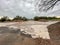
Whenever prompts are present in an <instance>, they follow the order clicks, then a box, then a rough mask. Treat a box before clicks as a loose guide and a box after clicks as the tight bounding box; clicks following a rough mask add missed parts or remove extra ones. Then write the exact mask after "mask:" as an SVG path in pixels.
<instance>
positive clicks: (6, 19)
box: [0, 16, 11, 22]
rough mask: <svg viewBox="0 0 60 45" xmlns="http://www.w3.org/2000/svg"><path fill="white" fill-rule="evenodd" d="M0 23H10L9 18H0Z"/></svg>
mask: <svg viewBox="0 0 60 45" xmlns="http://www.w3.org/2000/svg"><path fill="white" fill-rule="evenodd" d="M0 21H1V22H5V21H11V20H10V19H9V17H7V16H4V17H2V18H1V19H0Z"/></svg>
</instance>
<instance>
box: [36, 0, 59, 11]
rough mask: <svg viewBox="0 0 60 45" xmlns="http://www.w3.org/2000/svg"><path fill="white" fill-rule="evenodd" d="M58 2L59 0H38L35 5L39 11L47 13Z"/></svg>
mask: <svg viewBox="0 0 60 45" xmlns="http://www.w3.org/2000/svg"><path fill="white" fill-rule="evenodd" d="M58 1H60V0H40V1H37V3H36V5H38V6H37V7H38V10H39V11H48V10H49V9H52V8H53V7H54V6H55V4H56V3H57V2H58Z"/></svg>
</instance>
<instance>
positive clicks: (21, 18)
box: [0, 16, 60, 22]
mask: <svg viewBox="0 0 60 45" xmlns="http://www.w3.org/2000/svg"><path fill="white" fill-rule="evenodd" d="M28 20H34V21H54V20H58V21H60V18H56V17H44V16H43V17H39V16H35V17H34V18H33V19H28V18H26V17H22V16H15V17H14V18H13V19H10V18H9V17H8V16H3V17H2V18H0V22H11V21H13V22H14V21H15V22H20V21H28Z"/></svg>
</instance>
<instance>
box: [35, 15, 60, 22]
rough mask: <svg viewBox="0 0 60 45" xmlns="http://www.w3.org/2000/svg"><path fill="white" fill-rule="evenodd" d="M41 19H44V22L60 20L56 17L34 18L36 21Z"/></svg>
mask: <svg viewBox="0 0 60 45" xmlns="http://www.w3.org/2000/svg"><path fill="white" fill-rule="evenodd" d="M41 19H44V20H57V19H60V18H56V17H38V16H35V17H34V20H35V21H38V20H41Z"/></svg>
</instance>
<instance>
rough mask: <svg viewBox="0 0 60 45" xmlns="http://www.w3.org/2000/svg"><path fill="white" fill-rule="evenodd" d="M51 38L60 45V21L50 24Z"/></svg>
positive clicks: (56, 44)
mask: <svg viewBox="0 0 60 45" xmlns="http://www.w3.org/2000/svg"><path fill="white" fill-rule="evenodd" d="M48 31H49V34H50V38H51V40H52V42H53V43H54V44H55V45H60V22H58V23H55V24H52V25H50V26H48Z"/></svg>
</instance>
